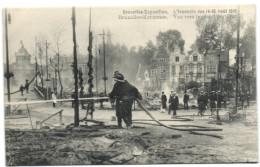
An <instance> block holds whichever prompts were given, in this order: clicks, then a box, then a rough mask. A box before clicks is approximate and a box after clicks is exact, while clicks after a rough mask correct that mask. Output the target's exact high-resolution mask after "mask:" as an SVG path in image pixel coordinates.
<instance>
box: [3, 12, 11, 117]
mask: <svg viewBox="0 0 260 167" xmlns="http://www.w3.org/2000/svg"><path fill="white" fill-rule="evenodd" d="M7 22H9V23H10V22H11V18H10V15H9V14H8V18H7V9H5V46H6V73H5V77H6V80H7V97H8V102H10V101H11V97H10V78H11V77H12V76H13V73H10V72H9V56H8V26H7ZM10 110H11V106H10V105H8V108H7V111H6V113H7V114H9V112H10Z"/></svg>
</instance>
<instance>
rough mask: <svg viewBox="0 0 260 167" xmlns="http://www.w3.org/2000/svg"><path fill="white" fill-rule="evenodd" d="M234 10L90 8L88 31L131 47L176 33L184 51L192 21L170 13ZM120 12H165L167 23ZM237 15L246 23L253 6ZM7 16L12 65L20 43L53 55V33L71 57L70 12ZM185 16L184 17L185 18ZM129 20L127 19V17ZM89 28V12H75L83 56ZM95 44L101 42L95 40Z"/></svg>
mask: <svg viewBox="0 0 260 167" xmlns="http://www.w3.org/2000/svg"><path fill="white" fill-rule="evenodd" d="M236 8H237V6H196V7H194V6H172V7H167V6H162V7H117V8H115V7H113V8H92V27H91V28H92V30H93V33H94V36H97V35H96V34H100V33H102V31H103V29H105V32H107V31H108V30H109V31H110V32H111V34H112V42H113V43H120V44H125V45H126V46H127V47H128V48H130V47H131V46H144V45H145V44H146V42H147V41H148V40H152V41H153V42H154V43H155V38H156V35H157V34H158V33H159V32H160V31H167V30H169V29H177V30H179V31H180V32H181V34H182V37H183V39H184V40H185V51H186V52H187V51H188V50H189V49H190V46H191V44H192V43H194V41H195V39H196V36H197V35H198V32H197V30H196V26H195V19H174V17H173V16H172V15H173V12H174V10H175V11H176V10H178V9H179V10H192V9H194V10H198V9H203V10H205V9H236ZM123 10H127V11H133V10H141V11H144V10H167V12H168V15H167V17H168V19H167V20H154V19H153V20H143V19H142V20H120V19H118V18H119V15H123ZM240 10H241V13H242V14H243V15H244V18H246V21H249V20H250V19H252V18H254V16H255V8H254V7H253V6H241V8H240ZM8 12H9V13H10V14H11V24H9V25H8V35H9V55H10V61H11V62H13V61H14V53H15V52H16V51H18V49H19V47H20V41H21V40H22V41H23V43H24V46H25V48H26V49H27V50H28V51H29V53H30V54H31V55H33V54H34V50H35V37H37V38H38V39H44V40H46V39H47V40H48V42H50V43H51V45H50V47H49V50H48V52H49V53H50V55H51V54H53V53H54V52H53V51H54V48H55V40H54V38H53V37H54V35H53V32H54V31H58V32H62V33H61V41H63V44H62V46H61V53H62V54H72V51H73V42H72V22H71V13H72V12H71V8H27V9H26V8H19V9H17V8H16V9H14V8H13V9H8ZM186 15H187V14H186ZM128 16H130V15H128ZM88 28H89V8H83V7H80V8H76V33H77V43H78V45H79V52H80V53H83V54H87V46H88ZM98 42H99V43H100V42H102V39H101V37H98Z"/></svg>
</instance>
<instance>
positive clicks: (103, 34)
mask: <svg viewBox="0 0 260 167" xmlns="http://www.w3.org/2000/svg"><path fill="white" fill-rule="evenodd" d="M99 35H101V36H102V37H103V55H104V77H103V80H104V94H105V95H106V94H107V93H106V92H107V90H106V89H107V88H106V87H107V86H106V80H107V77H106V54H105V51H106V50H105V31H104V30H103V33H102V34H99Z"/></svg>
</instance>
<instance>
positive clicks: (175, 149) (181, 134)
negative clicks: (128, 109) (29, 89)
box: [5, 106, 258, 166]
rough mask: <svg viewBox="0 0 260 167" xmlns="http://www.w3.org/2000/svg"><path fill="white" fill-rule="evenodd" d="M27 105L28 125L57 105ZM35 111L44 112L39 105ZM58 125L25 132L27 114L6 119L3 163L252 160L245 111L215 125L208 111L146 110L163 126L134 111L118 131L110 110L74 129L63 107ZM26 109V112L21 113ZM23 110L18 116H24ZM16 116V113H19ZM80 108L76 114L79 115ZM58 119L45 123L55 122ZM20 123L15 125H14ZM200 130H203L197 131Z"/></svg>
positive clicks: (253, 118)
mask: <svg viewBox="0 0 260 167" xmlns="http://www.w3.org/2000/svg"><path fill="white" fill-rule="evenodd" d="M36 108H37V107H36V106H31V107H30V112H31V117H32V122H33V126H34V128H35V122H36V121H38V120H42V119H44V118H46V117H48V116H49V115H50V114H53V113H55V112H56V111H58V110H59V109H60V108H55V109H49V110H48V111H45V112H44V113H43V112H42V111H39V110H36ZM41 109H43V110H44V107H43V106H42V107H41ZM63 109H64V113H63V122H64V125H63V126H58V125H56V127H55V128H52V127H50V126H46V125H45V126H44V127H43V129H37V130H36V129H34V130H30V128H31V125H30V123H29V120H28V118H24V119H19V121H17V119H7V120H6V136H5V139H6V140H5V142H6V165H8V166H13V165H15V166H16V165H34V166H36V165H88V164H178V163H185V164H187V163H188V164H193V163H255V162H258V149H257V148H258V138H257V137H258V134H257V123H256V122H257V113H256V111H255V110H252V109H251V110H250V109H248V111H247V119H240V120H237V121H233V122H228V121H227V120H226V115H225V114H226V111H225V110H223V111H221V112H220V115H221V119H222V120H223V121H224V122H222V124H221V125H217V124H216V121H215V120H216V117H211V116H210V115H207V114H209V111H207V112H206V113H205V114H206V115H205V116H202V117H201V116H197V110H179V111H178V116H177V117H171V116H170V115H168V114H167V113H160V111H151V113H152V115H153V116H155V117H156V118H157V119H160V120H162V121H161V122H163V123H164V124H167V125H168V126H171V127H173V128H175V129H168V128H165V127H162V126H159V125H158V124H157V123H155V122H154V121H152V120H151V118H150V117H148V116H147V115H146V114H145V113H144V112H142V111H134V112H133V120H134V127H133V128H132V129H125V128H123V129H118V128H117V127H116V124H117V122H116V121H112V120H111V118H112V116H113V115H114V114H115V113H114V111H113V110H101V109H100V110H98V111H96V113H95V115H94V116H95V117H94V118H95V120H98V121H102V122H104V124H103V125H100V124H95V123H87V124H86V123H85V122H81V124H80V127H77V128H74V127H73V125H70V123H71V122H73V110H72V109H70V108H69V107H68V108H66V107H65V108H64V106H63ZM25 113H26V112H25ZM25 113H23V114H24V115H26V114H25ZM23 114H22V115H23ZM84 115H85V113H84V112H81V114H80V117H81V118H83V117H84ZM57 123H58V118H53V119H51V120H49V122H48V124H53V125H54V124H57ZM19 124H20V125H19ZM203 129H204V130H203Z"/></svg>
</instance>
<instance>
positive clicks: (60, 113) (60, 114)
mask: <svg viewBox="0 0 260 167" xmlns="http://www.w3.org/2000/svg"><path fill="white" fill-rule="evenodd" d="M59 116H60V125H62V124H63V123H62V111H60V112H59Z"/></svg>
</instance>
